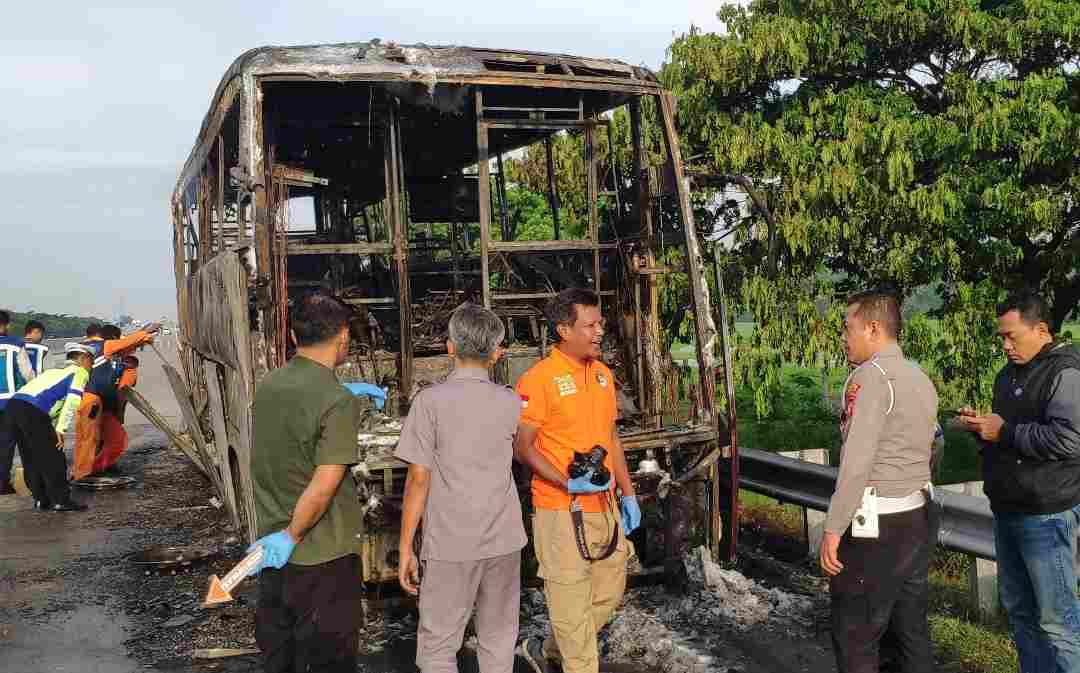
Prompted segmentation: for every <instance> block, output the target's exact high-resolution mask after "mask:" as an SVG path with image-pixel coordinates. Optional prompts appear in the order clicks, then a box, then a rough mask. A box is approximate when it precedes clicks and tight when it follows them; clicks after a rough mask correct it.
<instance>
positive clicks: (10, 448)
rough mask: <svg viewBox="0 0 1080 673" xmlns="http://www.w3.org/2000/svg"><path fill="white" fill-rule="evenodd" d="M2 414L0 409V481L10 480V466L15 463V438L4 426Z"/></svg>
mask: <svg viewBox="0 0 1080 673" xmlns="http://www.w3.org/2000/svg"><path fill="white" fill-rule="evenodd" d="M4 415H5V414H4V412H3V411H0V483H3V482H5V481H11V466H12V465H14V464H15V438H14V437H13V436H12V435H11V433H10V432H8V430H7V428H6V427H5V423H4ZM25 469H26V467H25V466H24V467H23V470H25Z"/></svg>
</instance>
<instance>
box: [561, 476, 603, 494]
mask: <svg viewBox="0 0 1080 673" xmlns="http://www.w3.org/2000/svg"><path fill="white" fill-rule="evenodd" d="M592 475H593V471H592V470H589V471H588V472H586V473H585V474H583V475H581V476H580V477H578V478H577V479H570V480H569V481H567V482H566V490H567V491H569V492H570V493H573V494H575V495H578V494H582V493H603V492H604V491H606V490H608V489H609V488H611V480H610V479H608V480H607V483H606V484H603V485H601V486H597V485H596V484H594V483H592V481H590V479H592Z"/></svg>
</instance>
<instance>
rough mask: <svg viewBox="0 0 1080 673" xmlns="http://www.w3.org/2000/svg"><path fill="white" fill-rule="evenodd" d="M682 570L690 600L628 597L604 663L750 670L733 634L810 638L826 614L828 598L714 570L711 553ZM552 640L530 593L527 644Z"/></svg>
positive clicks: (652, 591)
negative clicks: (733, 650)
mask: <svg viewBox="0 0 1080 673" xmlns="http://www.w3.org/2000/svg"><path fill="white" fill-rule="evenodd" d="M683 563H684V565H685V568H686V573H687V577H688V580H689V582H688V583H687V587H686V591H685V592H683V593H681V594H673V593H671V592H669V591H668V590H667V589H665V588H664V587H659V586H651V587H641V588H636V589H631V590H629V591H627V593H626V597H625V599H624V600H623V604H622V606H621V607H620V608H619V610H618V612H617V613H616V616H615V619H614V620H613V621H612V622H611V624H609V625H608V627H607V628H606V629H604V631H603V632H602V633H601V636H600V647H601V650H600V654H601V657H602V659H603V660H604V661H608V662H611V663H613V664H632V665H634V666H635V667H636V668H639V669H641V670H646V671H656V672H658V673H704V672H705V671H740V670H746V669H745V668H744V666H745V665H746V662H744V661H742V660H740V659H739V658H738V656H737V655H733V654H732V653H731V651H730V647H729V646H728V643H729V641H730V636H731V634H732V633H733V632H735V633H745V632H747V631H749V630H751V629H752V630H754V631H756V632H758V633H759V634H760V633H761V632H762V631H765V632H770V631H772V632H781V631H782V632H783V633H784V634H785V635H786V636H788V637H791V636H796V637H798V636H805V637H807V638H811V637H813V636H814V630H815V624H816V621H817V620H816V615H820V614H822V613H823V611H826V610H827V607H826V606H827V601H828V597H827V594H818V595H816V596H811V595H807V594H802V593H793V592H791V591H787V590H785V589H781V588H777V587H766V586H764V585H763V584H761V583H759V582H756V581H754V580H753V579H750V578H748V577H746V576H745V575H743V574H742V573H740V572H738V571H737V570H728V569H725V568H723V567H721V566H720V565H718V564H716V563H714V562H713V561H712V559H711V558H710V555H709V551H708V550H707V549H706V548H705V547H698V548H697V549H694V550H693V551H692V552H690V553H689V554H688V555H687V556H686V558H684V560H683ZM549 632H550V623H549V622H548V617H547V607H546V605H545V602H544V594H543V592H542V591H540V590H537V589H531V590H526V591H524V592H523V594H522V620H521V638H526V637H540V638H542V637H544V636H545V635H547V634H548V633H549Z"/></svg>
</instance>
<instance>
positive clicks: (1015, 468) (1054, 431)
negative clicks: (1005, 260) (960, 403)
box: [960, 292, 1080, 673]
mask: <svg viewBox="0 0 1080 673" xmlns="http://www.w3.org/2000/svg"><path fill="white" fill-rule="evenodd" d="M1048 316H1049V312H1048V310H1047V306H1046V303H1045V302H1044V301H1043V300H1042V298H1041V297H1039V296H1038V295H1036V294H1033V293H1029V292H1021V293H1017V294H1014V295H1012V296H1010V297H1009V299H1008V300H1007V301H1006V302H1005V303H1004V304H1002V305H1001V306H999V307H998V336H1000V337H1001V338H1002V340H1003V347H1004V349H1005V354H1006V355H1007V356H1008V357H1009V364H1007V365H1005V367H1004V368H1003V369H1002V370H1001V372H999V373H998V376H997V379H996V380H995V381H994V401H993V413H991V414H989V415H986V416H979V415H977V414H976V413H975V412H974V411H972V410H970V409H963V410H961V412H960V413H961V416H960V423H961V425H963V427H965V428H967V429H968V430H970V431H972V432H974V433H975V434H976V435H977V436H978V437H979V439H981V440H982V443H983V479H984V480H985V483H984V488H985V491H986V495H987V496H988V497H989V498H990V507H991V508H992V509H993V510H994V538H995V542H996V544H997V562H998V578H999V582H1000V593H1001V603H1002V606H1003V607H1004V608H1005V610H1006V611H1007V612H1008V614H1009V624H1010V626H1011V628H1012V635H1013V639H1014V640H1015V641H1016V649H1017V651H1018V653H1019V655H1020V670H1021V671H1025V672H1027V671H1030V672H1033V673H1034V672H1035V671H1038V672H1039V673H1042V672H1043V671H1046V672H1048V673H1049V672H1056V673H1080V600H1078V599H1077V596H1076V572H1075V570H1074V567H1073V558H1074V556H1075V553H1076V552H1075V549H1076V536H1077V532H1078V530H1080V350H1078V349H1077V348H1076V346H1074V345H1073V344H1071V343H1068V342H1065V343H1057V342H1055V341H1054V338H1053V335H1052V334H1051V332H1050V327H1049V323H1048Z"/></svg>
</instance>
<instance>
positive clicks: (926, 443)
mask: <svg viewBox="0 0 1080 673" xmlns="http://www.w3.org/2000/svg"><path fill="white" fill-rule="evenodd" d="M900 327H901V317H900V306H899V303H898V302H897V300H896V298H895V297H893V296H891V295H889V294H886V293H882V292H876V291H872V292H864V293H860V294H857V295H855V296H853V297H851V299H849V300H848V308H847V315H846V317H845V322H844V333H845V338H846V347H847V356H848V361H849V363H850V364H851V365H852V366H854V369H853V371H852V372H851V375H850V376H849V377H848V381H847V383H846V384H845V386H844V400H843V401H844V410H843V415H842V416H841V430H842V433H843V437H844V444H843V449H842V453H841V457H840V474H839V477H838V479H837V483H836V491H835V492H834V493H833V497H832V499H831V501H830V503H829V513H828V517H827V518H826V521H825V534H824V537H823V539H822V543H821V550H820V563H821V567H822V569H823V570H824V571H825V572H826V573H828V575H829V576H830V591H831V595H832V630H833V647H834V650H835V652H836V660H837V668H838V670H839V671H840V673H876V672H877V671H878V665H879V662H878V659H879V646H880V643H881V639H882V637H883V636H884V635H885V634H886V632H891V635H892V636H893V639H894V642H895V643H896V647H897V650H898V658H899V661H900V665H901V670H903V671H904V673H923V672H925V671H931V670H933V665H934V663H933V651H932V646H931V642H930V629H929V625H928V623H927V617H926V612H927V597H928V583H927V572H928V570H929V564H930V554H931V552H932V550H933V547H934V537H935V536H936V532H935V531H934V526H933V524H932V522H931V519H932V516H931V507H930V492H931V489H930V485H929V484H930V460H931V445H932V444H933V442H934V434H935V429H936V426H937V404H938V398H937V392H936V391H935V390H934V385H933V383H931V381H930V379H929V378H928V377H927V376H926V374H925V373H923V371H922V370H921V369H920V368H919V367H918V365H916V364H914V363H913V362H909V361H908V360H906V359H905V358H904V354H903V352H902V351H901V350H900V346H899V345H898V344H897V337H898V335H899V333H900Z"/></svg>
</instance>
